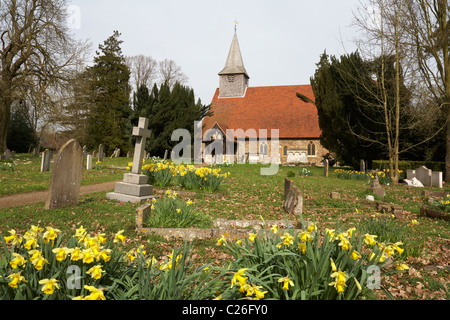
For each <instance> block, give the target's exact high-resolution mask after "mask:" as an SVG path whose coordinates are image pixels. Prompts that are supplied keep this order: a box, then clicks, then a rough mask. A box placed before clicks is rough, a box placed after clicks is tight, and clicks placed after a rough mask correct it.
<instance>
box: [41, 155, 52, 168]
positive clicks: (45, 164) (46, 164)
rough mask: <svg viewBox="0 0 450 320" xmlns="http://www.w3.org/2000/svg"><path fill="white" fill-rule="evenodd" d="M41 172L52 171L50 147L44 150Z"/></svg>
mask: <svg viewBox="0 0 450 320" xmlns="http://www.w3.org/2000/svg"><path fill="white" fill-rule="evenodd" d="M41 155H42V158H41V172H47V171H50V159H51V153H50V151H49V150H48V149H45V151H44V152H42V153H41Z"/></svg>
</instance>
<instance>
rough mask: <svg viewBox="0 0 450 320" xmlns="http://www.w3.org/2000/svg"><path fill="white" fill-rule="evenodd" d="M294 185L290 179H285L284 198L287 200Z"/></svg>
mask: <svg viewBox="0 0 450 320" xmlns="http://www.w3.org/2000/svg"><path fill="white" fill-rule="evenodd" d="M292 185H293V182H292V180H291V179H289V178H285V179H284V198H285V199H286V197H287V195H288V194H289V190H291V186H292Z"/></svg>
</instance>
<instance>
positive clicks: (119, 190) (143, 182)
mask: <svg viewBox="0 0 450 320" xmlns="http://www.w3.org/2000/svg"><path fill="white" fill-rule="evenodd" d="M148 122H149V121H148V119H147V118H139V126H138V127H134V128H133V136H135V137H136V145H135V148H134V157H133V167H132V168H131V173H125V175H124V179H123V182H118V183H116V186H115V189H114V192H110V193H107V194H106V198H108V199H113V200H118V201H122V202H132V203H138V202H141V201H142V200H147V199H152V198H155V196H154V195H153V186H152V185H149V184H147V181H148V176H147V175H145V174H141V172H142V159H143V158H144V154H145V150H144V148H145V141H146V139H147V138H150V135H151V131H150V130H149V129H148Z"/></svg>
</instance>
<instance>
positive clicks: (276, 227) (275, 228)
mask: <svg viewBox="0 0 450 320" xmlns="http://www.w3.org/2000/svg"><path fill="white" fill-rule="evenodd" d="M270 230H272V232H273V233H274V234H277V233H278V226H277V225H276V224H274V225H273V226H272V227H271V228H270Z"/></svg>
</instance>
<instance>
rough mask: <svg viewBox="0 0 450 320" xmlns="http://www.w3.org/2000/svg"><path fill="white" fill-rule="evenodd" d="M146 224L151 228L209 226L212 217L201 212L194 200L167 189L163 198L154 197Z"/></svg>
mask: <svg viewBox="0 0 450 320" xmlns="http://www.w3.org/2000/svg"><path fill="white" fill-rule="evenodd" d="M144 224H145V226H146V227H149V228H189V227H197V228H209V227H211V218H210V217H209V216H208V215H205V214H203V213H201V212H199V211H198V210H197V209H196V207H195V205H194V204H193V202H192V200H190V199H188V200H184V199H182V198H180V197H178V194H177V192H175V191H172V190H167V191H166V192H165V194H164V196H163V197H162V198H159V199H156V198H154V199H152V204H151V214H150V215H149V218H148V219H147V220H146V221H144Z"/></svg>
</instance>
